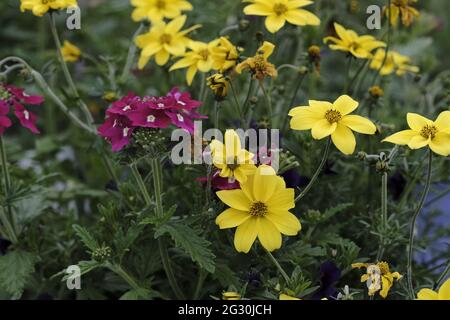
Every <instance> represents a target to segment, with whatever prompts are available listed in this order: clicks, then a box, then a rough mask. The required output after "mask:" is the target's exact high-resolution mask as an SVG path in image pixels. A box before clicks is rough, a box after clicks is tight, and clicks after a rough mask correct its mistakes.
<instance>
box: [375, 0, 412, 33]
mask: <svg viewBox="0 0 450 320" xmlns="http://www.w3.org/2000/svg"><path fill="white" fill-rule="evenodd" d="M416 2H417V0H392V4H391V7H390V10H389V8H388V7H387V6H385V7H383V12H384V14H385V15H386V17H388V18H389V15H390V17H391V24H392V25H394V26H396V25H397V23H398V18H399V17H401V19H402V23H403V25H404V26H406V27H409V26H410V25H411V23H412V22H413V21H414V18H417V17H419V15H420V14H419V11H418V10H416V9H415V8H413V7H412V6H411V5H412V4H413V3H416ZM389 11H391V13H389Z"/></svg>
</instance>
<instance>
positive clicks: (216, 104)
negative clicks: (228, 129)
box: [214, 100, 220, 129]
mask: <svg viewBox="0 0 450 320" xmlns="http://www.w3.org/2000/svg"><path fill="white" fill-rule="evenodd" d="M219 110H220V101H217V100H216V101H215V102H214V129H219Z"/></svg>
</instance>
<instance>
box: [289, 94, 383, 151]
mask: <svg viewBox="0 0 450 320" xmlns="http://www.w3.org/2000/svg"><path fill="white" fill-rule="evenodd" d="M358 105H359V103H358V102H357V101H355V100H353V99H352V98H351V97H349V96H348V95H343V96H341V97H339V98H338V99H337V100H336V101H335V102H334V103H330V102H327V101H315V100H310V101H309V106H303V107H296V108H293V109H291V111H290V112H289V115H290V116H291V117H292V119H291V129H294V130H311V133H312V137H313V138H314V139H317V140H320V139H323V138H325V137H328V136H330V135H331V140H332V141H333V143H334V145H335V146H336V148H338V149H339V151H341V152H342V153H343V154H352V153H353V152H354V151H355V148H356V139H355V135H354V134H353V132H352V130H353V131H356V132H359V133H363V134H375V132H376V130H377V128H376V126H375V125H374V124H373V123H372V121H370V120H369V119H366V118H364V117H361V116H358V115H351V114H350V113H352V112H353V111H355V110H356V108H358Z"/></svg>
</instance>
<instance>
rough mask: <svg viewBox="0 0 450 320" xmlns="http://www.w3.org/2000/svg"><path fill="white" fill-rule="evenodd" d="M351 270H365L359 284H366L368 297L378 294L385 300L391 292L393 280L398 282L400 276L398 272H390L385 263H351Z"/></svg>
mask: <svg viewBox="0 0 450 320" xmlns="http://www.w3.org/2000/svg"><path fill="white" fill-rule="evenodd" d="M352 268H357V269H360V268H366V270H367V272H366V274H363V275H362V276H361V282H366V283H367V288H368V289H369V296H373V295H375V293H377V292H379V293H380V296H381V297H383V298H386V297H387V295H388V293H389V290H391V287H392V285H393V284H394V280H397V281H398V280H400V279H401V278H402V275H401V274H400V273H398V272H391V271H390V270H389V264H388V263H387V262H378V263H374V264H372V263H353V264H352Z"/></svg>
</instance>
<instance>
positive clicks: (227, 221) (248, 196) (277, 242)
mask: <svg viewBox="0 0 450 320" xmlns="http://www.w3.org/2000/svg"><path fill="white" fill-rule="evenodd" d="M240 186H241V189H237V190H223V191H218V192H217V196H218V197H219V199H220V200H222V202H223V203H225V204H226V205H227V206H229V207H230V208H229V209H227V210H225V211H224V212H222V213H221V214H220V215H219V216H217V218H216V224H218V225H219V227H220V229H228V228H235V227H237V228H236V233H235V234H234V247H235V248H236V250H237V251H238V252H245V253H248V252H249V251H250V248H251V246H252V244H253V242H255V240H256V238H258V240H259V242H260V243H261V245H262V246H263V247H264V248H265V249H266V250H268V251H274V250H276V249H279V248H280V247H281V234H285V235H288V236H295V235H297V233H298V232H299V231H300V229H301V225H300V221H299V220H298V218H297V217H296V216H294V215H293V214H292V213H290V212H289V209H292V208H294V207H295V203H294V189H288V188H286V184H285V182H284V180H283V179H282V178H281V177H279V176H277V175H276V174H275V170H273V168H272V167H269V166H267V165H261V166H259V167H258V169H257V170H256V172H255V174H254V175H251V176H248V179H247V182H246V183H240Z"/></svg>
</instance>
